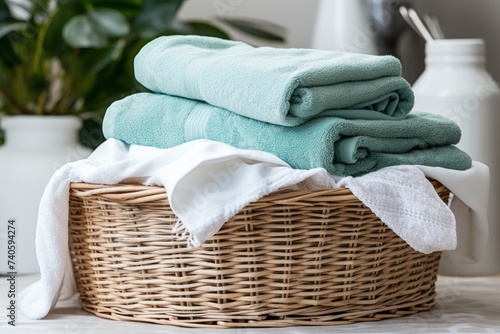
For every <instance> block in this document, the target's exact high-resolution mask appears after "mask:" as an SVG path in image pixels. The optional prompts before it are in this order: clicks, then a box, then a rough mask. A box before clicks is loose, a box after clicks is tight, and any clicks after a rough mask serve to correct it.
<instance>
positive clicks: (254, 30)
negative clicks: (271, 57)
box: [219, 18, 286, 43]
mask: <svg viewBox="0 0 500 334" xmlns="http://www.w3.org/2000/svg"><path fill="white" fill-rule="evenodd" d="M219 20H220V21H221V22H223V23H225V24H227V25H229V26H230V27H232V28H235V29H237V30H239V31H242V32H244V33H246V34H249V35H252V36H254V37H258V38H261V39H265V40H269V41H273V42H282V43H283V42H285V36H286V30H285V29H284V28H283V27H281V26H279V25H277V24H274V23H270V22H267V21H262V20H256V19H252V20H247V19H233V18H231V19H219Z"/></svg>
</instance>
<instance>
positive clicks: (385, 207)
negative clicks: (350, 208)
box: [20, 139, 489, 319]
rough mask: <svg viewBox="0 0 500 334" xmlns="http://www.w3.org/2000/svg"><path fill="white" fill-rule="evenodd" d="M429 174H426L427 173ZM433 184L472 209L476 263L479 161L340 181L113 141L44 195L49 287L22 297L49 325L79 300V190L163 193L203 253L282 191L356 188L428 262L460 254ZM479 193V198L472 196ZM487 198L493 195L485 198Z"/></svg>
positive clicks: (192, 145)
mask: <svg viewBox="0 0 500 334" xmlns="http://www.w3.org/2000/svg"><path fill="white" fill-rule="evenodd" d="M424 173H425V174H424ZM426 175H427V176H429V177H432V178H435V179H437V180H438V181H441V182H442V183H443V184H444V185H445V186H447V187H448V188H449V189H450V190H451V191H452V192H454V193H455V195H456V197H457V198H460V199H461V202H462V203H465V206H462V207H461V209H465V210H466V211H467V213H468V214H467V215H464V216H463V217H462V220H461V221H460V223H461V224H468V226H472V227H471V229H472V230H474V231H476V232H477V233H475V234H473V235H472V236H471V237H472V238H470V240H469V241H470V243H469V244H468V245H467V247H465V248H464V249H460V256H458V257H457V259H459V260H460V259H463V258H477V257H478V256H479V255H480V253H481V247H482V246H484V239H485V233H487V222H486V216H485V212H486V203H487V199H488V192H487V188H488V187H487V186H488V184H489V173H488V168H487V167H486V166H485V165H483V164H480V163H476V162H474V164H473V167H472V168H471V169H470V170H468V171H464V172H459V171H453V172H452V171H449V170H445V169H442V168H430V167H420V166H417V167H415V166H397V167H390V168H385V169H382V170H380V171H377V172H374V173H370V174H367V175H364V176H361V177H357V178H352V177H346V178H339V177H332V176H331V175H329V174H328V173H327V172H326V171H325V170H324V169H321V168H317V169H312V170H296V169H293V168H291V167H289V166H288V164H286V163H285V162H284V161H282V160H281V159H279V158H277V157H276V156H274V155H272V154H270V153H266V152H262V151H251V150H240V149H237V148H234V147H232V146H229V145H226V144H223V143H219V142H213V141H209V140H196V141H192V142H188V143H185V144H182V145H179V146H176V147H173V148H170V149H158V148H153V147H145V146H139V145H127V144H124V143H123V142H121V141H118V140H115V139H108V140H107V141H106V142H104V143H103V144H101V146H99V147H98V148H97V149H96V151H94V153H92V155H91V156H90V157H89V158H87V159H85V160H80V161H77V162H73V163H69V164H67V165H65V166H63V167H62V168H60V169H59V170H58V171H56V173H55V174H54V176H53V177H52V179H51V180H50V182H49V184H48V185H47V187H46V189H45V192H44V194H43V196H42V199H41V202H40V209H39V218H38V224H37V231H36V233H37V236H36V249H37V257H38V262H39V265H40V273H41V278H40V280H39V281H37V282H35V283H34V284H32V285H31V286H29V287H27V288H26V289H24V290H23V291H21V294H20V308H21V311H22V312H23V313H24V314H25V315H26V316H27V317H29V318H32V319H41V318H43V317H45V316H46V315H47V314H48V313H49V311H50V310H51V308H52V307H53V306H54V305H55V303H56V302H57V300H58V299H59V298H60V297H61V298H65V297H69V296H72V295H73V294H74V293H75V292H76V287H75V282H74V277H73V272H72V264H71V259H70V255H69V250H68V202H69V185H70V183H71V182H87V183H96V184H118V183H121V182H134V183H142V184H144V185H162V186H164V187H165V188H166V190H167V194H168V199H169V202H170V205H171V207H172V210H173V211H174V212H175V214H176V215H177V217H178V218H179V220H180V222H181V223H180V224H181V225H182V228H185V229H186V230H187V231H188V234H189V244H190V245H192V246H198V245H200V244H202V243H203V241H204V240H206V239H207V238H209V237H210V236H212V235H213V234H215V233H216V232H217V231H218V230H219V229H220V227H221V226H222V225H223V224H224V222H225V221H227V220H228V219H229V218H231V217H232V216H233V215H235V214H236V213H237V212H238V211H239V210H241V209H242V208H243V207H245V206H246V205H247V204H248V203H250V202H252V201H255V200H258V199H259V198H261V197H262V196H265V195H267V194H269V193H272V192H274V191H277V190H279V189H281V188H285V187H291V188H292V189H309V190H313V189H321V188H329V187H340V186H343V187H348V188H350V189H351V190H352V192H353V193H354V195H356V196H357V197H358V198H359V199H360V200H362V201H363V202H364V203H365V204H366V205H367V206H368V207H369V208H370V209H371V210H372V211H373V212H374V213H375V214H376V215H377V216H378V217H379V218H380V219H381V220H382V221H384V222H385V223H386V224H387V225H388V226H389V227H390V228H391V229H393V230H394V231H395V233H397V234H398V235H399V236H400V237H401V238H403V239H404V240H405V241H406V242H407V243H408V244H409V245H410V246H412V247H413V248H415V249H416V250H418V251H420V252H424V253H430V252H433V251H437V250H453V249H455V247H456V246H457V237H456V226H455V217H454V215H453V213H452V211H451V210H450V209H449V208H448V206H446V205H445V204H444V203H443V202H442V201H441V200H440V199H439V197H438V196H437V194H436V192H435V191H434V188H433V187H432V185H431V184H430V183H429V182H428V181H427V179H426ZM471 189H473V190H474V191H471ZM485 189H486V190H485Z"/></svg>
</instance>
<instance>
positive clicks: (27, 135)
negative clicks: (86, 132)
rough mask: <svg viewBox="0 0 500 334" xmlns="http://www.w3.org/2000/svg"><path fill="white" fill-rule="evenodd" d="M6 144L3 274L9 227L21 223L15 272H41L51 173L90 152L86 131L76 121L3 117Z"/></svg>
mask: <svg viewBox="0 0 500 334" xmlns="http://www.w3.org/2000/svg"><path fill="white" fill-rule="evenodd" d="M1 125H2V128H3V129H4V131H5V144H4V145H3V146H1V147H0V259H2V261H0V274H2V273H6V272H10V271H12V270H11V269H12V268H8V267H7V261H6V260H5V259H6V258H7V257H6V255H7V240H8V238H7V222H8V220H9V219H14V220H15V221H16V239H17V240H16V254H15V255H16V259H15V271H16V272H17V273H18V274H28V273H36V272H38V271H39V268H38V262H37V258H36V254H35V232H36V221H37V215H38V205H39V202H40V198H41V196H42V194H43V191H44V189H45V186H46V185H47V183H48V181H49V179H50V177H51V176H52V174H53V173H54V172H55V171H56V170H57V169H58V168H59V167H61V166H62V165H64V164H65V163H67V162H71V161H75V160H79V159H83V158H86V157H87V156H88V155H89V154H90V152H91V150H90V149H88V148H86V147H84V146H81V145H80V144H79V143H78V130H79V129H80V128H81V126H82V122H81V120H80V119H79V118H78V117H76V116H4V117H2V118H1Z"/></svg>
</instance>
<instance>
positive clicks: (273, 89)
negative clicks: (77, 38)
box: [134, 36, 413, 126]
mask: <svg viewBox="0 0 500 334" xmlns="http://www.w3.org/2000/svg"><path fill="white" fill-rule="evenodd" d="M134 68H135V76H136V79H137V80H138V81H139V82H140V83H141V84H142V85H144V86H145V87H146V88H148V89H150V90H152V91H154V92H157V93H163V94H168V95H175V96H181V97H186V98H190V99H195V100H200V101H205V102H207V103H209V104H211V105H214V106H218V107H221V108H225V109H228V110H230V111H232V112H234V113H237V114H239V115H242V116H246V117H249V118H253V119H256V120H259V121H263V122H268V123H273V124H279V125H284V126H296V125H298V124H302V123H304V122H305V121H307V120H309V119H312V118H315V117H318V116H339V117H344V118H351V119H355V118H362V119H400V118H404V117H406V115H407V114H408V112H410V110H411V109H412V107H413V92H412V90H411V89H410V86H409V84H408V83H407V82H406V81H405V80H404V79H403V78H402V77H401V64H400V62H399V60H398V59H397V58H394V57H392V56H371V55H361V54H353V53H346V52H334V51H321V50H308V49H278V48H271V47H258V48H255V47H252V46H250V45H247V44H244V43H241V42H234V41H227V40H222V39H218V38H212V37H201V36H168V37H159V38H157V39H155V40H153V41H151V42H150V43H148V44H146V45H145V46H144V47H143V48H142V49H141V50H140V52H139V53H138V54H137V56H136V57H135V62H134Z"/></svg>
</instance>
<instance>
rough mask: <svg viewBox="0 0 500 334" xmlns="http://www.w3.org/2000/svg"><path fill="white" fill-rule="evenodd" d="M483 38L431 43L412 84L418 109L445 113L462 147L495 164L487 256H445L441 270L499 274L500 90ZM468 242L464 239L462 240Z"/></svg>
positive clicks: (475, 156) (474, 157) (474, 158)
mask: <svg viewBox="0 0 500 334" xmlns="http://www.w3.org/2000/svg"><path fill="white" fill-rule="evenodd" d="M485 63H486V61H485V44H484V41H483V40H482V39H442V40H435V41H432V42H428V43H427V44H426V56H425V66H426V67H425V71H424V72H423V73H422V75H421V76H420V77H419V78H418V80H417V81H416V82H415V84H414V85H413V90H414V92H415V106H414V110H415V111H425V112H430V113H436V114H440V115H443V116H446V117H448V118H450V119H452V120H453V121H455V122H456V123H457V124H458V125H459V126H460V128H461V130H462V139H461V140H460V143H459V144H458V145H457V146H458V147H459V148H460V149H462V150H463V151H465V152H467V153H468V154H469V155H470V156H471V157H472V159H473V160H476V161H480V162H483V163H485V164H486V165H488V166H489V168H490V173H491V183H490V200H489V208H488V224H489V230H490V235H489V239H488V242H487V245H486V251H485V253H484V255H483V258H482V259H481V260H480V261H479V262H478V263H475V264H452V263H451V262H449V261H446V260H443V261H442V263H441V267H440V272H441V273H442V274H449V275H459V276H473V275H488V274H496V273H500V203H499V201H500V129H499V128H498V127H499V126H500V91H499V88H498V85H497V84H496V83H495V81H494V80H493V79H492V77H491V76H490V75H489V73H488V72H487V71H486V67H485ZM461 241H462V242H464V241H463V240H459V242H461Z"/></svg>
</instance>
